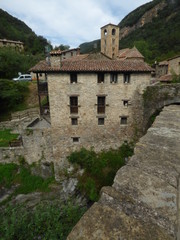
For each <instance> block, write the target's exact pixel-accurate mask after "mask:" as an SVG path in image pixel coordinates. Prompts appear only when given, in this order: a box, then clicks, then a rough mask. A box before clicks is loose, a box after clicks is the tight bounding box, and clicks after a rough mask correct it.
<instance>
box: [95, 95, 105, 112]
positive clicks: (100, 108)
mask: <svg viewBox="0 0 180 240" xmlns="http://www.w3.org/2000/svg"><path fill="white" fill-rule="evenodd" d="M105 102H106V97H104V96H103V97H100V96H98V97H97V113H98V114H103V113H105Z"/></svg>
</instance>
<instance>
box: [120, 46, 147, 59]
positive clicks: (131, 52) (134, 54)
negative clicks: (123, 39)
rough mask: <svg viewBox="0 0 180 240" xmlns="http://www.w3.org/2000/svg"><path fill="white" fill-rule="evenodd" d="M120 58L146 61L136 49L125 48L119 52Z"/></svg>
mask: <svg viewBox="0 0 180 240" xmlns="http://www.w3.org/2000/svg"><path fill="white" fill-rule="evenodd" d="M118 58H123V59H134V58H136V59H144V56H143V55H142V54H141V53H140V52H139V51H138V49H137V48H136V47H133V48H131V49H129V48H125V49H121V50H120V51H119V56H118Z"/></svg>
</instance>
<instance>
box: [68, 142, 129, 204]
mask: <svg viewBox="0 0 180 240" xmlns="http://www.w3.org/2000/svg"><path fill="white" fill-rule="evenodd" d="M132 154H133V147H132V144H128V143H126V142H125V143H124V144H122V146H121V147H120V148H119V149H117V150H113V149H111V150H109V151H102V152H100V153H95V152H94V151H93V150H92V149H91V150H87V149H85V148H82V149H81V150H80V151H75V152H73V153H72V154H71V155H70V156H69V157H68V160H69V161H70V162H71V163H73V164H79V165H80V167H81V168H83V169H84V170H85V171H84V173H83V175H82V176H81V177H79V183H78V187H79V189H80V191H82V192H83V193H85V194H86V196H87V197H88V199H89V200H91V201H97V200H98V198H99V192H100V189H101V188H102V187H103V186H108V185H112V183H113V180H114V177H115V174H116V172H117V171H118V169H119V168H120V167H122V166H123V165H124V164H125V159H126V157H129V156H132Z"/></svg>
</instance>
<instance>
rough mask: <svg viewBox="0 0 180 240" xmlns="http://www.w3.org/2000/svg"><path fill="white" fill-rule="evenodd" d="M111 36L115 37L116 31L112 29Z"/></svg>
mask: <svg viewBox="0 0 180 240" xmlns="http://www.w3.org/2000/svg"><path fill="white" fill-rule="evenodd" d="M112 35H113V36H114V35H116V29H114V28H113V29H112Z"/></svg>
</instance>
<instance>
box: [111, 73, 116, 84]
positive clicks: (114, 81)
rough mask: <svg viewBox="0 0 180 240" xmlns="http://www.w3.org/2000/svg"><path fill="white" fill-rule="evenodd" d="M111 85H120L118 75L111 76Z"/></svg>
mask: <svg viewBox="0 0 180 240" xmlns="http://www.w3.org/2000/svg"><path fill="white" fill-rule="evenodd" d="M110 83H118V73H111V74H110Z"/></svg>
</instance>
